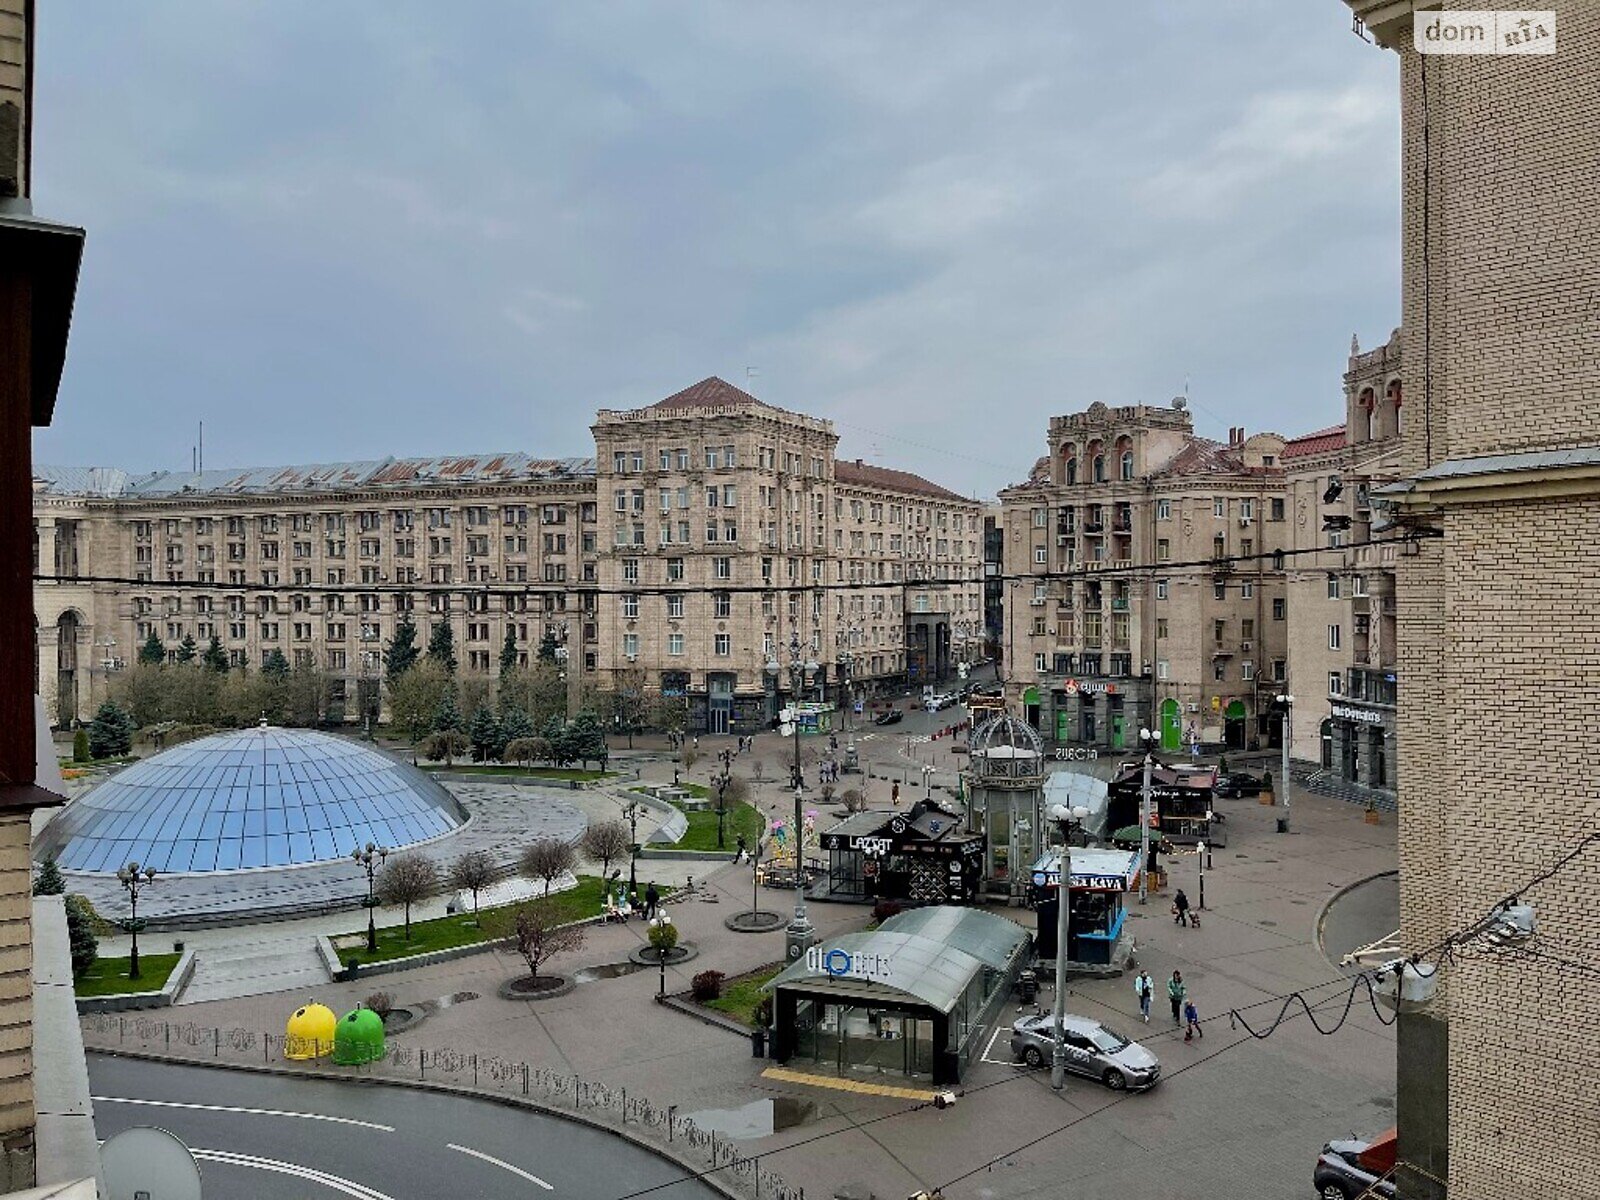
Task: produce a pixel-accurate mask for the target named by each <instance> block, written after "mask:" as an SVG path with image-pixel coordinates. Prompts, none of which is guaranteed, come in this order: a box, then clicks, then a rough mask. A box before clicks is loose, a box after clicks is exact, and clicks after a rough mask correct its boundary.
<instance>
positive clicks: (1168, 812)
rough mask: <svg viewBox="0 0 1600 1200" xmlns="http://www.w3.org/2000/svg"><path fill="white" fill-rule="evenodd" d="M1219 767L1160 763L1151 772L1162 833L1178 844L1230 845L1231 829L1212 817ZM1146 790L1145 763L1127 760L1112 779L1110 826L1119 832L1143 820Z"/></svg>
mask: <svg viewBox="0 0 1600 1200" xmlns="http://www.w3.org/2000/svg"><path fill="white" fill-rule="evenodd" d="M1216 783H1217V770H1216V768H1215V767H1183V766H1167V765H1165V764H1157V765H1156V767H1155V769H1154V770H1153V771H1151V772H1150V808H1151V811H1152V813H1153V814H1154V815H1155V817H1156V818H1157V825H1158V827H1159V828H1160V830H1161V836H1162V837H1163V838H1164V839H1165V840H1167V841H1169V842H1173V843H1175V844H1177V845H1193V844H1194V843H1196V842H1204V843H1206V845H1208V846H1226V845H1227V844H1228V831H1227V828H1226V826H1224V825H1223V824H1222V822H1220V821H1218V820H1215V819H1212V813H1213V811H1214V806H1213V797H1212V789H1213V788H1214V787H1216ZM1143 789H1144V764H1143V763H1124V764H1123V765H1122V766H1121V767H1120V768H1119V769H1118V771H1117V775H1116V778H1115V779H1113V780H1112V781H1111V791H1110V798H1109V803H1108V808H1107V820H1106V825H1107V827H1108V828H1109V829H1111V830H1112V831H1113V832H1115V831H1116V830H1118V829H1124V828H1126V827H1127V826H1129V825H1137V824H1138V823H1139V812H1140V803H1141V802H1140V796H1141V794H1142V792H1143Z"/></svg>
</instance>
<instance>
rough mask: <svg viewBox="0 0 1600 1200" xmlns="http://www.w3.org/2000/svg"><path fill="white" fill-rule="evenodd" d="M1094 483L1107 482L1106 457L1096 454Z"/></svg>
mask: <svg viewBox="0 0 1600 1200" xmlns="http://www.w3.org/2000/svg"><path fill="white" fill-rule="evenodd" d="M1094 481H1095V482H1096V483H1104V482H1105V481H1106V456H1105V455H1104V454H1096V455H1095V456H1094Z"/></svg>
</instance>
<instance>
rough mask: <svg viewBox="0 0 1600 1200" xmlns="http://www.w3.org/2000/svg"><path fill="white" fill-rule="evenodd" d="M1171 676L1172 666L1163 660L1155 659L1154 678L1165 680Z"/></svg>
mask: <svg viewBox="0 0 1600 1200" xmlns="http://www.w3.org/2000/svg"><path fill="white" fill-rule="evenodd" d="M1171 675H1172V664H1171V663H1169V662H1168V661H1167V660H1166V659H1164V658H1158V659H1156V678H1157V679H1167V678H1170V677H1171Z"/></svg>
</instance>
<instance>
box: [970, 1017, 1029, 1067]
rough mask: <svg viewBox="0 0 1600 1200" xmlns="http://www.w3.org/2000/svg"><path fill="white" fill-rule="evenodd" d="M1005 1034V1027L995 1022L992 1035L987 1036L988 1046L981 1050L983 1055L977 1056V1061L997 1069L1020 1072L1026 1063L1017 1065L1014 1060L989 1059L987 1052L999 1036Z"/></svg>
mask: <svg viewBox="0 0 1600 1200" xmlns="http://www.w3.org/2000/svg"><path fill="white" fill-rule="evenodd" d="M1005 1032H1007V1030H1006V1027H1005V1026H1004V1025H1001V1024H999V1023H998V1022H996V1024H995V1027H994V1033H993V1034H991V1035H990V1036H989V1044H988V1045H987V1046H985V1047H984V1048H983V1053H982V1054H981V1055H979V1056H978V1061H979V1062H986V1063H993V1064H994V1065H995V1066H997V1067H1011V1068H1013V1069H1018V1070H1020V1069H1022V1068H1023V1067H1025V1066H1026V1065H1027V1064H1026V1063H1019V1062H1017V1061H1015V1060H1014V1059H1010V1058H990V1057H989V1052H990V1051H991V1050H993V1049H994V1044H995V1042H996V1041H998V1040H999V1038H1000V1035H1001V1034H1002V1033H1005Z"/></svg>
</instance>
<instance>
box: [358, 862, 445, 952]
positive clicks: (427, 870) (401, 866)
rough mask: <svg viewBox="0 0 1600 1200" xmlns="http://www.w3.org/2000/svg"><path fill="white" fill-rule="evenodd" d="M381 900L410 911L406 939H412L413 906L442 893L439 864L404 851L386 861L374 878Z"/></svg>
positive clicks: (379, 900)
mask: <svg viewBox="0 0 1600 1200" xmlns="http://www.w3.org/2000/svg"><path fill="white" fill-rule="evenodd" d="M374 890H375V892H376V893H377V897H378V903H380V904H382V905H385V906H386V907H388V908H404V909H405V911H406V941H408V942H409V941H410V940H411V906H412V905H413V904H421V903H422V902H423V901H425V900H428V899H431V898H432V897H434V896H436V895H438V894H439V868H437V867H435V866H434V865H433V861H432V860H431V859H427V858H423V857H422V855H420V854H400V855H396V856H394V857H392V858H390V859H389V861H388V862H386V863H384V864H383V867H382V869H381V870H379V872H378V877H377V879H376V880H374Z"/></svg>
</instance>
